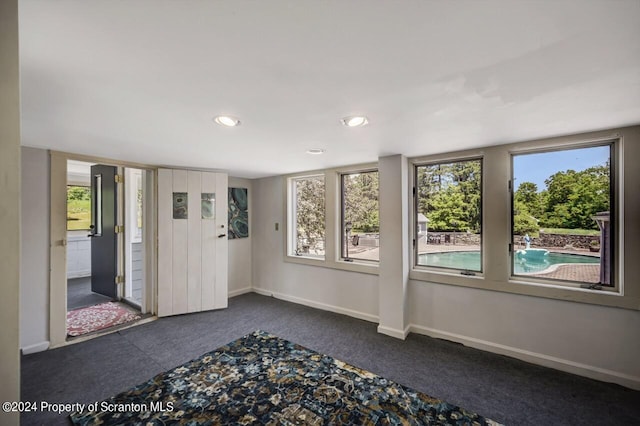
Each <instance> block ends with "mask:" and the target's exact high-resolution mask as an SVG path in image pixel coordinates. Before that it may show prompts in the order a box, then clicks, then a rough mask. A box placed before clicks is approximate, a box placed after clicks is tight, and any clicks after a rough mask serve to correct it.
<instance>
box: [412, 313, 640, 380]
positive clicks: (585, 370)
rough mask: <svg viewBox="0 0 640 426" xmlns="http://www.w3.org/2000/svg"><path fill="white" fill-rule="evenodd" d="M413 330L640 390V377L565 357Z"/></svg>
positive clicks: (429, 330) (442, 332)
mask: <svg viewBox="0 0 640 426" xmlns="http://www.w3.org/2000/svg"><path fill="white" fill-rule="evenodd" d="M409 331H410V332H412V333H417V334H423V335H426V336H430V337H435V338H439V339H445V340H451V341H453V342H457V343H462V344H463V345H465V346H469V347H472V348H476V349H481V350H483V351H487V352H493V353H496V354H500V355H506V356H510V357H513V358H517V359H520V360H522V361H526V362H530V363H532V364H537V365H541V366H543V367H549V368H553V369H556V370H560V371H565V372H567V373H572V374H577V375H579V376H584V377H588V378H590V379H595V380H600V381H602V382H611V383H617V384H619V385H622V386H625V387H628V388H631V389H635V390H640V377H636V376H631V375H628V374H623V373H619V372H617V371H613V370H608V369H605V368H600V367H594V366H592V365H587V364H582V363H579V362H574V361H570V360H567V359H563V358H557V357H553V356H549V355H545V354H541V353H537V352H531V351H527V350H524V349H519V348H515V347H513V346H506V345H501V344H498V343H493V342H489V341H487V340H481V339H476V338H473V337H468V336H463V335H460V334H455V333H449V332H447V331H442V330H436V329H433V328H429V327H424V326H421V325H416V324H411V325H410V326H409Z"/></svg>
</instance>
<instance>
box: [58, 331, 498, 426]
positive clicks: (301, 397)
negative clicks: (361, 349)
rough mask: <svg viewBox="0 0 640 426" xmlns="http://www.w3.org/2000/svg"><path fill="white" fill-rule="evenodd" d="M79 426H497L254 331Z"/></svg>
mask: <svg viewBox="0 0 640 426" xmlns="http://www.w3.org/2000/svg"><path fill="white" fill-rule="evenodd" d="M71 420H72V421H73V423H74V424H76V425H97V424H100V425H120V424H126V425H138V424H139V425H165V424H172V425H192V426H195V425H324V424H339V425H376V424H381V425H497V424H498V423H496V422H494V421H492V420H489V419H486V418H484V417H482V416H480V415H478V414H475V413H472V412H469V411H466V410H464V409H462V408H460V407H457V406H455V405H452V404H449V403H447V402H444V401H441V400H438V399H435V398H432V397H430V396H427V395H425V394H423V393H420V392H417V391H415V390H413V389H410V388H408V387H406V386H402V385H400V384H398V383H395V382H392V381H391V380H387V379H385V378H383V377H380V376H377V375H375V374H373V373H370V372H368V371H366V370H362V369H360V368H357V367H354V366H352V365H349V364H346V363H344V362H342V361H339V360H337V359H334V358H332V357H330V356H327V355H323V354H320V353H317V352H314V351H312V350H309V349H306V348H304V347H302V346H299V345H297V344H294V343H291V342H288V341H286V340H283V339H280V338H278V337H276V336H273V335H271V334H268V333H265V332H263V331H256V332H254V333H252V334H249V335H247V336H244V337H242V338H240V339H238V340H236V341H234V342H231V343H229V344H228V345H226V346H223V347H221V348H219V349H217V350H215V351H213V352H209V353H207V354H204V355H202V356H201V357H200V358H198V359H195V360H193V361H190V362H187V363H186V364H183V365H181V366H180V367H177V368H175V369H173V370H171V371H168V372H165V373H162V374H159V375H157V376H156V377H154V378H152V379H151V380H149V381H147V382H146V383H142V384H140V385H138V386H136V387H134V388H131V389H130V390H128V391H126V392H123V393H121V394H119V395H116V396H114V397H112V398H109V399H107V400H104V401H101V402H100V403H95V404H93V406H91V407H90V410H86V411H82V412H76V413H73V414H72V415H71Z"/></svg>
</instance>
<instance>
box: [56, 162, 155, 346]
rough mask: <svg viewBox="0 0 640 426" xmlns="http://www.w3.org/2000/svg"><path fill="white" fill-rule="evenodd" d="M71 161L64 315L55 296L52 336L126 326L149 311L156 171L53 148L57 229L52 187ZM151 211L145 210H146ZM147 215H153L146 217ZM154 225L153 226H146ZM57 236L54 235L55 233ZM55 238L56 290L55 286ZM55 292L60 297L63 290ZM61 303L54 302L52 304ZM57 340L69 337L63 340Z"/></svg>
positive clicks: (67, 190) (66, 209)
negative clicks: (60, 154) (63, 155)
mask: <svg viewBox="0 0 640 426" xmlns="http://www.w3.org/2000/svg"><path fill="white" fill-rule="evenodd" d="M55 165H58V166H62V165H64V166H65V168H64V170H65V178H66V179H65V183H66V200H65V201H66V203H65V213H66V214H65V218H66V226H65V229H64V231H65V237H66V238H65V239H64V240H63V244H62V246H63V247H64V248H65V249H66V250H65V258H66V262H65V266H66V268H65V278H66V280H65V281H66V286H64V290H65V291H64V294H65V299H66V300H64V302H66V303H64V307H65V310H64V311H65V318H64V324H63V327H61V326H60V324H59V322H58V321H56V319H55V318H58V319H61V318H60V317H61V315H60V311H61V310H60V309H59V308H60V306H59V305H55V302H54V297H53V294H52V298H51V299H52V300H51V336H52V346H53V345H54V344H55V343H56V342H55V340H54V338H53V336H54V335H55V336H58V337H62V336H63V333H64V337H65V340H66V339H67V338H74V337H77V336H80V335H86V334H92V333H95V332H99V331H104V330H106V329H108V328H110V327H116V326H122V325H123V324H128V323H131V322H132V321H136V320H138V319H140V318H142V317H143V315H145V314H147V316H151V314H152V309H151V307H152V305H153V304H152V303H151V302H152V301H151V300H149V299H150V294H151V293H152V292H151V291H150V290H149V287H150V286H152V285H153V284H152V282H151V280H152V278H153V274H152V273H149V272H148V271H151V270H152V264H153V255H151V256H149V252H151V253H152V252H153V248H151V250H149V248H148V247H149V246H150V244H151V242H152V241H153V229H154V224H153V219H151V215H150V214H148V212H150V211H152V210H153V207H152V206H153V192H154V191H153V171H152V170H148V169H144V168H134V167H126V166H123V165H114V164H100V163H97V162H93V161H84V160H75V159H65V160H64V161H62V160H60V159H57V158H55V157H54V156H53V155H52V237H53V234H54V226H53V225H54V222H56V220H57V219H58V218H57V217H55V216H56V215H55V209H54V208H53V206H54V198H57V197H55V196H54V187H57V185H55V182H56V178H55V177H56V176H59V175H60V174H61V173H60V170H59V167H55ZM145 213H146V214H145ZM147 219H148V220H147ZM147 228H149V229H147ZM52 241H53V239H52ZM54 246H55V244H52V276H51V278H52V293H53V292H54V291H55V290H54V287H55V284H56V283H55V282H54V279H55V278H54V275H57V276H59V275H60V274H59V273H58V274H54V271H53V269H54V268H53V265H54V263H53V260H54V259H53V256H54V250H53V247H54ZM57 300H58V301H59V302H62V300H60V298H59V297H58V298H57ZM54 305H55V306H54ZM57 343H58V345H59V344H61V343H64V342H57Z"/></svg>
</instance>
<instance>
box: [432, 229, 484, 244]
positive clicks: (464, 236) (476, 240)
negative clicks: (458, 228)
mask: <svg viewBox="0 0 640 426" xmlns="http://www.w3.org/2000/svg"><path fill="white" fill-rule="evenodd" d="M422 238H424V236H423V237H422ZM427 238H428V242H436V243H437V242H439V243H440V244H443V243H446V244H457V245H460V246H474V245H480V234H471V233H467V232H428V233H427Z"/></svg>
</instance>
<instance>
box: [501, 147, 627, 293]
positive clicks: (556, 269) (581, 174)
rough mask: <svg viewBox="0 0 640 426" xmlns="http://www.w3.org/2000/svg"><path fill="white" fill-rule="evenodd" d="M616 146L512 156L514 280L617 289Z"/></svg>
mask: <svg viewBox="0 0 640 426" xmlns="http://www.w3.org/2000/svg"><path fill="white" fill-rule="evenodd" d="M612 152H613V144H612V143H607V144H605V145H600V146H590V147H585V148H574V149H564V150H555V151H546V152H536V153H526V154H518V155H513V156H512V173H513V185H512V187H513V192H512V220H511V224H512V238H513V239H512V262H511V268H512V269H511V270H512V275H513V276H518V277H519V278H521V277H534V278H542V279H548V280H560V281H569V282H573V283H579V284H581V286H582V287H586V288H595V287H596V286H613V279H612V269H613V268H612V267H611V265H612V259H613V256H614V253H613V247H614V241H613V239H614V238H615V235H616V233H615V232H613V230H614V229H615V227H614V225H615V220H614V219H615V214H614V211H613V210H614V203H613V194H614V191H613V181H612V176H613V175H614V174H613V173H612V168H611V159H612V157H613V155H612Z"/></svg>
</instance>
